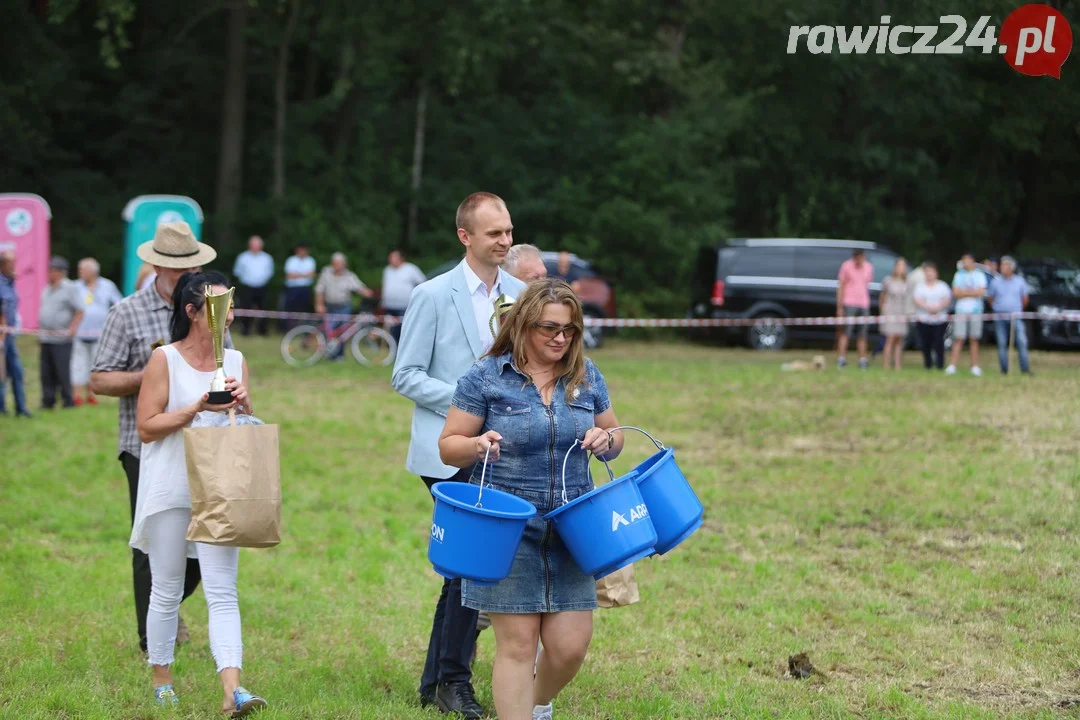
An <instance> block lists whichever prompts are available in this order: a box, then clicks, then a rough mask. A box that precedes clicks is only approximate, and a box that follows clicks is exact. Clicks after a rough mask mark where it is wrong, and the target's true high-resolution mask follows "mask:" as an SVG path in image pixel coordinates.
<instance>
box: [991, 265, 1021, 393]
mask: <svg viewBox="0 0 1080 720" xmlns="http://www.w3.org/2000/svg"><path fill="white" fill-rule="evenodd" d="M1030 294H1031V289H1030V288H1029V287H1028V284H1027V281H1025V280H1024V278H1022V277H1020V276H1019V275H1017V274H1016V260H1013V259H1012V258H1011V257H1009V256H1008V255H1006V256H1005V257H1003V258H1001V275H999V276H997V277H995V278H994V279H993V280H992V281H991V282H990V288H989V289H988V290H987V291H986V297H987V299H988V300H990V303H991V305H992V306H993V309H994V312H995V313H1019V312H1023V311H1024V308H1026V307H1027V304H1028V296H1029V295H1030ZM1010 325H1012V328H1011V331H1012V332H1011V334H1012V336H1013V338H1015V342H1016V352H1017V354H1018V355H1019V356H1020V372H1022V373H1023V374H1025V375H1031V368H1030V366H1029V365H1028V338H1027V330H1026V328H1025V327H1024V321H1023V320H1019V319H1013V318H997V319H995V320H994V332H995V334H996V335H997V350H998V364H999V365H1001V374H1002V375H1006V374H1008V372H1009V335H1010V327H1009V326H1010Z"/></svg>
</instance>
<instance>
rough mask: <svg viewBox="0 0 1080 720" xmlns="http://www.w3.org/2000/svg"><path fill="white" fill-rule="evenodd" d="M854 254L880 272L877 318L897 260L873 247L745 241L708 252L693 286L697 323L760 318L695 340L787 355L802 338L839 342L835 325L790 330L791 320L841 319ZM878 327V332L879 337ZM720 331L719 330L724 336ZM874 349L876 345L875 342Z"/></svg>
mask: <svg viewBox="0 0 1080 720" xmlns="http://www.w3.org/2000/svg"><path fill="white" fill-rule="evenodd" d="M855 248H862V249H863V250H865V251H866V259H867V260H868V261H869V262H870V264H871V265H872V266H873V268H874V281H873V282H872V283H871V284H870V299H871V314H873V313H876V312H877V301H878V295H879V294H880V292H881V282H882V280H884V279H885V277H886V276H887V275H888V274H889V273H891V272H892V269H893V265H894V264H895V263H896V259H897V254H896V253H895V252H893V251H892V250H889V249H888V248H886V247H883V246H881V245H878V244H877V243H873V242H863V241H859V240H808V239H798V238H761V239H747V238H738V239H732V240H728V241H726V242H725V243H723V244H722V245H720V246H719V247H709V248H704V249H702V250H701V251H700V254H699V255H698V258H697V264H696V268H697V269H696V275H695V278H694V281H693V283H692V296H691V297H692V304H691V311H690V316H691V317H692V318H755V319H758V320H759V322H757V323H755V324H754V325H753V326H751V327H734V328H708V329H706V331H705V332H695V333H694V334H695V335H696V336H717V335H719V336H721V337H728V338H735V339H738V338H742V339H743V341H744V342H745V343H746V344H747V345H749V346H750V347H752V348H756V349H759V350H780V349H781V348H783V347H784V346H786V345H787V344H788V343H789V341H790V340H792V339H795V338H817V339H832V338H834V337H835V336H836V328H835V326H820V327H794V326H793V327H787V326H784V325H781V324H780V323H778V322H776V320H777V319H778V318H787V317H835V316H836V290H837V287H838V282H837V279H836V276H837V274H838V273H839V271H840V265H841V263H843V262H844V261H845V260H847V259H848V258H850V257H851V253H852V251H853V250H854V249H855ZM876 329H877V328H876V327H874V326H872V327H871V332H872V333H874V332H875V331H876ZM717 331H719V332H717ZM872 343H873V341H872Z"/></svg>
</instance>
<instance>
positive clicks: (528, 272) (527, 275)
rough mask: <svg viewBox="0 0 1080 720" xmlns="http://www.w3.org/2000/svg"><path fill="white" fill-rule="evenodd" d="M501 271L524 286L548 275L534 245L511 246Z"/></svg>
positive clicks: (542, 259) (541, 257)
mask: <svg viewBox="0 0 1080 720" xmlns="http://www.w3.org/2000/svg"><path fill="white" fill-rule="evenodd" d="M564 254H565V253H564ZM503 270H505V271H506V272H508V273H510V274H511V275H513V276H514V277H516V278H517V279H518V280H520V281H521V282H523V283H525V284H528V283H531V282H532V281H533V280H541V279H543V278H546V277H547V274H548V272H547V266H546V265H544V258H543V256H542V255H540V250H539V249H538V248H537V247H536V246H535V245H512V246H511V247H510V250H509V251H508V252H507V253H506V262H505V263H503Z"/></svg>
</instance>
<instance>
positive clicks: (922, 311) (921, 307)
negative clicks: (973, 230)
mask: <svg viewBox="0 0 1080 720" xmlns="http://www.w3.org/2000/svg"><path fill="white" fill-rule="evenodd" d="M923 273H925V276H924V277H925V279H924V280H923V282H922V283H920V284H919V286H918V287H917V288H915V307H916V308H917V309H916V311H915V320H916V322H915V326H916V328H917V329H918V332H919V342H920V344H921V345H922V352H923V364H924V365H925V366H926V369H927V370H929V369H930V368H931V367H936V368H937V369H938V370H941V369H942V367H944V362H945V328H946V323H947V322H948V320H949V314H948V312H947V310H948V308H949V303H951V302H952V289H951V288H950V287H949V286H948V285H946V284H945V283H943V282H941V280H938V272H937V265H935V264H934V263H932V262H927V263H923Z"/></svg>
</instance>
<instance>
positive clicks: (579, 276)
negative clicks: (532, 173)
mask: <svg viewBox="0 0 1080 720" xmlns="http://www.w3.org/2000/svg"><path fill="white" fill-rule="evenodd" d="M540 256H541V257H542V258H543V260H544V265H545V267H547V271H548V275H549V276H551V275H556V274H557V273H558V264H559V253H557V252H541V253H540ZM460 262H461V259H460V258H458V259H457V260H449V261H447V262H444V263H443V264H442V265H439V266H438V267H436V268H434V269H433V270H432V271H431V272H429V273H428V274H427V277H428V278H433V277H437V276H438V275H442V274H443V273H445V272H447V271H449V270H450V269H451V268H453V267H454V266H455V265H457V264H458V263H460ZM569 279H570V281H571V282H572V283H573V284H574V287H575V289H576V290H577V294H578V297H579V298H580V299H581V305H582V310H584V312H585V316H586V317H594V318H613V317H616V304H615V289H614V288H613V287H612V284H611V283H610V282H609V281H608V280H606V279H605V278H604V277H603V276H602V275H601V274H600V272H599V271H598V270H597V269H596V268H595V267H594V266H593V265H592V263H590V262H589V261H587V260H583V259H582V258H579V257H578V256H577V255H574V254H573V253H571V254H570V273H569ZM610 332H611V330H610V329H605V328H599V327H592V328H587V329H586V330H585V335H584V339H585V346H586V347H588V348H590V349H591V348H597V347H600V345H601V344H603V341H604V335H605V334H608V333H610Z"/></svg>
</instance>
